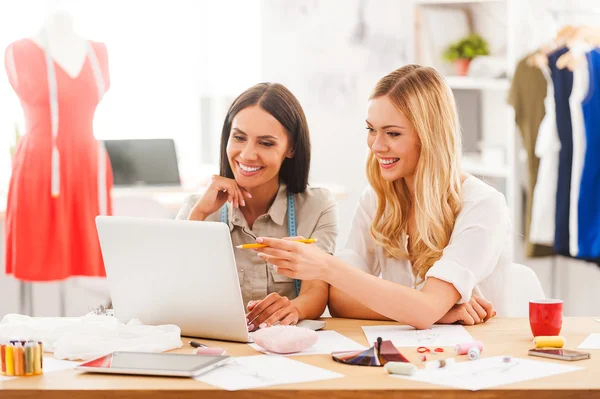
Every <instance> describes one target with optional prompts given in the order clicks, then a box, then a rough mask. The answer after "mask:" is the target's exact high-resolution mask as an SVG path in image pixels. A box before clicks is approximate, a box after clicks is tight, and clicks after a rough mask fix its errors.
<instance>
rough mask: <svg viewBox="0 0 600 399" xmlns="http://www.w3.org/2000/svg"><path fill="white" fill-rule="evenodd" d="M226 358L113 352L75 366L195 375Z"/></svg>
mask: <svg viewBox="0 0 600 399" xmlns="http://www.w3.org/2000/svg"><path fill="white" fill-rule="evenodd" d="M227 359H229V356H207V355H186V354H177V353H142V352H113V353H111V354H110V355H106V356H102V357H100V358H98V359H94V360H91V361H89V362H86V363H83V364H80V365H79V366H77V367H76V370H82V371H86V372H92V373H109V374H136V375H157V376H170V377H196V376H198V375H200V374H203V373H206V372H208V371H210V370H213V369H215V368H217V367H219V366H222V365H223V364H224V363H225V362H226V361H227Z"/></svg>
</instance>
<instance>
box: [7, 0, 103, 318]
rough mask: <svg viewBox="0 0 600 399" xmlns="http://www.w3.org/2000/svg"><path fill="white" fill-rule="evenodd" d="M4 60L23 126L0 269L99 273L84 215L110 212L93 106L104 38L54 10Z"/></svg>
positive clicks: (34, 275)
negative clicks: (86, 34)
mask: <svg viewBox="0 0 600 399" xmlns="http://www.w3.org/2000/svg"><path fill="white" fill-rule="evenodd" d="M5 62H6V70H7V74H8V78H9V82H10V83H11V85H12V87H13V89H14V90H15V92H16V93H17V95H18V96H19V99H20V100H21V104H22V106H23V109H24V113H25V117H26V126H27V131H26V134H25V135H24V136H23V137H22V138H21V140H20V142H19V144H18V147H17V150H16V152H15V155H14V159H13V174H12V176H11V182H10V187H9V194H8V204H7V216H6V273H7V274H12V275H13V276H14V277H16V278H17V279H19V280H21V281H28V282H32V281H56V280H64V279H67V278H69V277H72V276H93V277H104V276H105V272H104V265H103V262H102V256H101V254H100V247H99V244H98V238H97V233H96V229H95V222H94V218H95V217H96V216H97V215H99V214H111V211H112V209H111V208H112V207H111V201H110V197H109V193H110V188H111V187H112V170H111V168H110V163H109V160H108V155H107V154H106V151H105V149H104V146H103V145H102V143H101V142H98V141H96V139H95V138H94V133H93V116H94V112H95V109H96V107H97V105H98V103H99V102H100V101H101V99H102V97H103V95H104V93H105V92H106V91H107V90H108V88H109V87H110V77H109V73H108V54H107V50H106V46H105V45H104V44H103V43H98V42H92V41H89V40H87V39H85V38H83V37H81V36H80V35H79V34H77V32H75V30H74V29H73V18H72V17H71V15H69V13H67V12H66V11H57V12H54V13H52V14H51V15H49V16H48V17H47V19H46V20H45V22H44V24H43V25H42V27H41V29H40V30H39V32H38V33H37V34H36V35H34V36H33V37H31V38H25V39H21V40H17V41H16V42H14V43H11V44H10V45H9V47H8V48H7V50H6V54H5ZM61 313H64V310H63V312H61Z"/></svg>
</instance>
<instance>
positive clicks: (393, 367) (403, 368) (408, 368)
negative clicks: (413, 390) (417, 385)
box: [384, 362, 417, 375]
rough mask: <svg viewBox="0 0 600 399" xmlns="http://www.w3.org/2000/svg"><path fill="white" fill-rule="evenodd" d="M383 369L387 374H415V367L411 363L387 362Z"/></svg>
mask: <svg viewBox="0 0 600 399" xmlns="http://www.w3.org/2000/svg"><path fill="white" fill-rule="evenodd" d="M384 367H385V370H386V371H387V372H388V374H398V375H413V374H414V373H416V372H417V366H415V365H414V364H412V363H405V362H387V363H386V364H385V366H384Z"/></svg>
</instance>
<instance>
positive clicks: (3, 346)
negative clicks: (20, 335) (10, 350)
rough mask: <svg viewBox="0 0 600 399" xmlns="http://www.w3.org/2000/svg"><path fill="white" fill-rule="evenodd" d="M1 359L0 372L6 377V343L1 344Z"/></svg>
mask: <svg viewBox="0 0 600 399" xmlns="http://www.w3.org/2000/svg"><path fill="white" fill-rule="evenodd" d="M0 359H1V360H2V368H1V369H0V372H1V373H2V375H6V343H4V342H2V343H0Z"/></svg>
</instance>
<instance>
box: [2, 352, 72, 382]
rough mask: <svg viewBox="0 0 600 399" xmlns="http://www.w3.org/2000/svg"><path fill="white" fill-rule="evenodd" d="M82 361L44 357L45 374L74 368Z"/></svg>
mask: <svg viewBox="0 0 600 399" xmlns="http://www.w3.org/2000/svg"><path fill="white" fill-rule="evenodd" d="M79 364H80V362H70V361H67V360H59V359H55V358H53V357H44V374H48V373H52V372H53V371H63V370H69V369H74V368H75V367H77V366H79ZM14 378H19V377H7V376H3V375H1V376H0V381H6V380H12V379H14Z"/></svg>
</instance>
